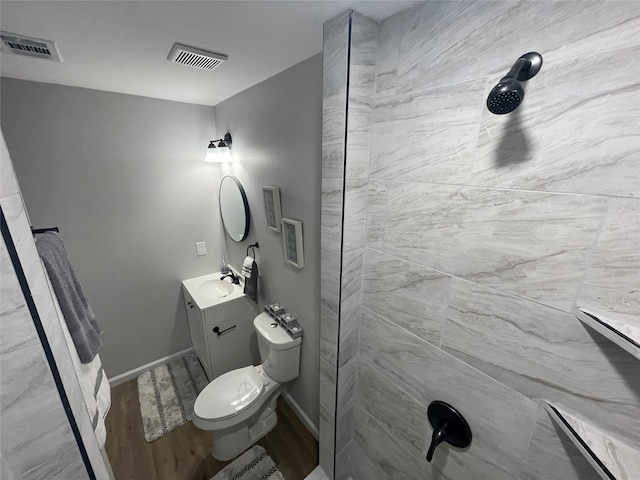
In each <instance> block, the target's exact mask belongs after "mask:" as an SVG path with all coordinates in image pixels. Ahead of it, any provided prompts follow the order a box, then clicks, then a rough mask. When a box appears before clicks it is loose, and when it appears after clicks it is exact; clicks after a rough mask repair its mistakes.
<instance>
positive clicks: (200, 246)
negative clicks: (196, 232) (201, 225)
mask: <svg viewBox="0 0 640 480" xmlns="http://www.w3.org/2000/svg"><path fill="white" fill-rule="evenodd" d="M196 253H197V254H198V256H199V257H200V256H202V255H206V254H207V245H206V244H205V243H204V242H197V243H196Z"/></svg>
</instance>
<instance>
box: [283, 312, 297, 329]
mask: <svg viewBox="0 0 640 480" xmlns="http://www.w3.org/2000/svg"><path fill="white" fill-rule="evenodd" d="M278 320H279V321H280V323H281V324H282V326H284V327H289V326H291V325H294V324H295V325H297V324H298V319H297V318H296V317H295V315H293V314H292V313H285V314H284V315H280V317H279V318H278Z"/></svg>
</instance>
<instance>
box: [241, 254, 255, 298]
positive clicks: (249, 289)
mask: <svg viewBox="0 0 640 480" xmlns="http://www.w3.org/2000/svg"><path fill="white" fill-rule="evenodd" d="M242 276H243V277H244V293H245V295H247V297H249V298H250V299H252V300H253V301H254V302H256V303H258V264H257V263H256V261H255V260H254V259H253V258H252V257H247V258H245V259H244V264H243V265H242Z"/></svg>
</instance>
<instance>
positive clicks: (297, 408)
mask: <svg viewBox="0 0 640 480" xmlns="http://www.w3.org/2000/svg"><path fill="white" fill-rule="evenodd" d="M282 398H284V399H285V401H286V402H287V403H288V404H289V405H290V406H291V408H292V409H293V411H294V412H295V414H296V415H297V416H298V418H299V419H300V421H301V422H302V423H304V424H305V425H306V427H307V428H308V429H309V431H310V432H311V435H313V436H314V437H315V439H316V440H318V441H319V435H318V427H316V426H315V425H314V424H313V422H312V421H311V419H310V418H309V417H307V414H306V413H304V411H303V410H302V408H300V405H298V403H297V402H296V401H295V400H294V399H293V397H292V396H291V395H290V394H289V392H287V391H283V392H282Z"/></svg>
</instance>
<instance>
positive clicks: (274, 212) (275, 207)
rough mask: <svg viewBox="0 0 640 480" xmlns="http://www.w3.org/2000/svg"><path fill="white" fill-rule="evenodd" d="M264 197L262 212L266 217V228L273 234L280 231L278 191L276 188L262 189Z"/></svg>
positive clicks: (280, 211) (280, 215) (280, 212)
mask: <svg viewBox="0 0 640 480" xmlns="http://www.w3.org/2000/svg"><path fill="white" fill-rule="evenodd" d="M262 195H263V196H264V211H265V214H266V216H267V228H269V229H270V230H273V231H274V232H279V231H280V219H281V217H282V210H281V209H280V189H279V188H278V187H262Z"/></svg>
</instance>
